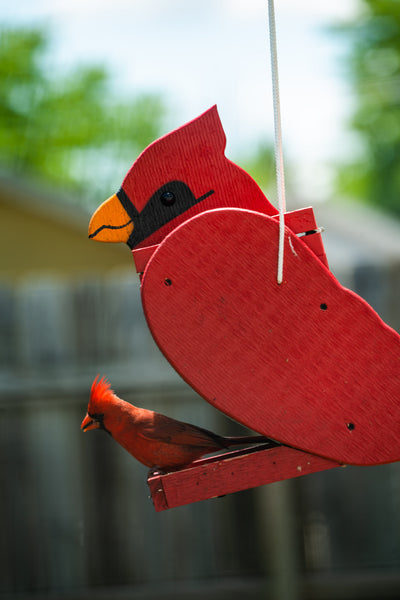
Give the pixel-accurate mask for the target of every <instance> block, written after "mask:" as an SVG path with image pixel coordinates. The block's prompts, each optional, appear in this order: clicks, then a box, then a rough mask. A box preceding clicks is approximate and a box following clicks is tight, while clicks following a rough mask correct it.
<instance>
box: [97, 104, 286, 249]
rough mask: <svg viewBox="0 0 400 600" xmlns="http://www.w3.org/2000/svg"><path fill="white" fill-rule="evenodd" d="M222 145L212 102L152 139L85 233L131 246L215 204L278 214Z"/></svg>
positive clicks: (147, 242)
mask: <svg viewBox="0 0 400 600" xmlns="http://www.w3.org/2000/svg"><path fill="white" fill-rule="evenodd" d="M225 145H226V138H225V133H224V130H223V128H222V125H221V122H220V119H219V116H218V112H217V108H216V106H214V107H213V108H211V109H209V110H208V111H207V112H205V113H204V114H203V115H201V116H200V117H198V118H197V119H194V120H193V121H191V122H190V123H188V124H187V125H185V126H183V127H180V128H179V129H177V130H175V131H173V132H172V133H169V134H168V135H165V136H164V137H162V138H160V139H159V140H157V141H155V142H154V143H153V144H151V145H150V146H148V147H147V148H146V149H145V150H144V151H143V152H142V154H141V155H140V156H139V158H138V159H137V160H136V161H135V162H134V164H133V165H132V167H131V169H130V171H129V172H128V174H127V175H126V177H125V179H124V181H123V183H122V187H121V189H120V190H119V192H117V193H116V194H115V195H114V196H111V198H109V199H108V200H106V201H105V202H104V203H103V204H102V205H101V206H100V207H99V208H98V209H97V211H96V212H95V213H94V215H93V217H92V219H91V221H90V224H89V237H90V238H92V239H95V240H98V241H101V242H125V243H127V244H128V246H129V247H130V248H131V249H134V248H137V247H141V246H143V245H144V246H151V245H154V244H159V243H160V242H161V241H162V240H163V238H164V237H165V236H166V235H167V233H169V232H170V231H172V230H173V229H175V228H176V227H177V225H179V224H180V223H182V222H183V221H186V220H187V219H189V218H190V217H192V216H194V215H196V214H198V213H201V212H204V211H206V210H210V209H213V208H223V207H239V208H248V209H250V210H255V211H258V212H261V213H264V214H267V215H274V214H276V213H277V210H276V208H275V207H274V206H272V204H270V203H269V202H268V200H267V199H266V197H265V196H264V194H263V192H262V191H261V189H260V188H259V187H258V185H257V184H256V183H255V181H254V180H253V179H252V178H251V177H250V176H249V175H248V174H247V173H246V172H245V171H243V169H241V168H240V167H238V166H237V165H235V164H234V163H232V162H231V161H230V160H228V159H227V158H226V157H225V155H224V150H225Z"/></svg>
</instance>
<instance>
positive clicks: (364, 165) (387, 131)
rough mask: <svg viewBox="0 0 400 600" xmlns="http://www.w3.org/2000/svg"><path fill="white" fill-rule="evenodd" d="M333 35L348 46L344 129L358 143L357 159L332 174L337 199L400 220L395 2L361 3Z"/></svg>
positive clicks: (398, 13)
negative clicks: (349, 109)
mask: <svg viewBox="0 0 400 600" xmlns="http://www.w3.org/2000/svg"><path fill="white" fill-rule="evenodd" d="M336 31H337V32H338V33H339V34H340V35H342V36H344V37H345V38H346V39H347V40H348V41H350V52H349V55H348V56H347V59H346V65H345V67H346V72H347V75H348V77H349V80H350V82H351V85H352V88H353V92H354V97H355V102H354V111H353V115H352V117H351V119H350V122H349V126H350V127H351V129H352V130H353V131H354V132H355V133H356V134H357V135H358V139H359V141H360V146H359V150H360V151H359V152H358V156H357V158H356V159H355V160H350V161H348V162H346V164H344V165H341V166H340V167H339V169H338V191H339V195H344V196H352V197H354V198H358V199H360V200H363V201H365V202H369V203H371V204H374V205H376V206H378V207H381V208H383V209H385V210H387V211H390V212H391V213H393V214H395V215H397V216H400V2H399V1H398V0H362V1H361V2H360V12H359V15H358V16H357V18H356V19H354V20H353V21H351V22H348V23H347V24H344V25H342V26H340V27H337V28H336Z"/></svg>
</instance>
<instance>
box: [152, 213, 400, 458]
mask: <svg viewBox="0 0 400 600" xmlns="http://www.w3.org/2000/svg"><path fill="white" fill-rule="evenodd" d="M277 246H278V223H277V222H276V221H275V220H274V219H273V218H271V217H268V216H266V215H261V214H259V213H255V212H252V211H247V210H242V209H219V210H213V211H208V212H206V213H203V214H201V215H198V216H196V217H194V218H193V219H191V220H189V221H187V222H186V223H184V224H182V225H181V226H179V227H178V228H177V229H176V230H174V231H173V232H172V233H171V234H170V235H169V236H167V237H166V238H165V240H164V241H163V242H162V244H161V245H160V246H159V247H158V248H157V250H156V251H155V252H154V253H153V254H152V256H151V258H150V260H149V262H148V264H147V267H146V269H145V272H144V275H143V278H142V302H143V307H144V311H145V315H146V318H147V321H148V325H149V327H150V330H151V332H152V334H153V337H154V339H155V340H156V342H157V343H158V345H159V347H160V349H161V350H162V351H163V353H164V354H165V356H166V357H167V359H168V360H169V361H170V363H171V364H172V365H173V366H174V367H175V369H176V370H177V371H178V373H180V375H181V376H182V377H183V378H184V379H185V380H186V381H187V382H188V383H189V384H190V385H191V386H192V387H193V388H194V389H195V390H196V391H197V392H198V393H199V394H200V395H201V396H202V397H203V398H205V399H206V400H207V401H208V402H210V403H211V404H212V405H213V406H215V407H216V408H218V409H219V410H221V411H222V412H224V413H225V414H227V415H229V416H230V417H232V418H233V419H235V420H237V421H239V422H241V423H243V424H244V425H246V426H248V427H250V428H251V429H253V430H255V431H257V432H259V433H262V434H264V435H266V436H268V437H271V438H273V439H275V440H278V441H280V442H282V443H284V444H286V445H289V446H292V447H295V448H298V449H301V450H303V451H306V452H310V453H312V454H318V455H320V456H323V457H325V458H328V459H330V460H334V461H338V462H341V463H346V464H357V465H372V464H379V463H385V462H391V461H397V460H399V458H400V337H399V335H398V334H397V333H396V332H395V331H394V330H393V329H391V328H390V327H388V326H387V325H386V324H385V323H384V322H383V321H382V320H381V319H380V318H379V316H378V315H377V314H376V313H375V312H374V311H373V309H372V308H371V307H370V306H369V305H368V304H367V303H366V302H365V301H364V300H362V299H361V298H360V297H358V296H357V295H356V294H354V293H353V292H351V291H349V290H347V289H345V288H343V287H342V286H341V285H340V284H339V283H338V282H337V280H336V279H335V278H334V277H333V275H332V274H331V273H330V271H329V270H328V269H327V268H326V267H324V266H323V265H322V264H321V262H320V260H318V259H317V258H316V257H315V255H314V254H313V253H312V252H310V250H309V249H308V248H307V247H306V246H305V244H303V242H302V241H301V240H300V239H298V238H297V237H296V236H295V235H293V233H292V231H291V230H289V229H287V230H286V237H285V261H284V281H283V283H282V284H281V285H277V283H276V268H277Z"/></svg>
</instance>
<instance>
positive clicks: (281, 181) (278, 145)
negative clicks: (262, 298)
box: [268, 0, 286, 284]
mask: <svg viewBox="0 0 400 600" xmlns="http://www.w3.org/2000/svg"><path fill="white" fill-rule="evenodd" d="M268 18H269V41H270V47H271V71H272V95H273V104H274V126H275V163H276V183H277V189H278V208H279V249H278V272H277V282H278V284H281V283H282V281H283V254H284V245H285V212H286V195H285V172H284V168H283V150H282V125H281V105H280V99H279V78H278V56H277V50H276V27H275V9H274V0H268Z"/></svg>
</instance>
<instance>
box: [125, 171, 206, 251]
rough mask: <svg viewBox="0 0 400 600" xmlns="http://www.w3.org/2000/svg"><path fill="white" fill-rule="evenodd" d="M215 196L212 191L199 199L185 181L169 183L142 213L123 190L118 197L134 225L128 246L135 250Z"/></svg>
mask: <svg viewBox="0 0 400 600" xmlns="http://www.w3.org/2000/svg"><path fill="white" fill-rule="evenodd" d="M213 193H214V192H213V190H210V191H208V192H206V193H205V194H203V196H201V197H200V198H196V197H195V196H194V194H193V192H192V190H191V189H190V188H189V186H187V185H186V183H184V182H183V181H170V182H168V183H166V184H164V185H163V186H162V187H160V188H159V189H158V190H157V191H156V192H155V193H154V194H153V195H152V197H151V198H150V200H149V201H148V202H147V204H146V206H145V207H144V209H143V210H142V211H141V212H139V211H137V210H136V208H135V207H134V205H133V204H132V202H131V200H130V199H129V198H128V196H127V195H126V193H125V192H124V190H123V189H122V188H121V189H120V190H119V192H118V193H117V197H118V199H119V201H120V202H121V204H122V206H123V207H124V209H125V211H126V212H127V214H128V215H129V217H130V218H131V219H132V222H133V223H134V228H133V231H132V233H131V235H130V236H129V239H128V240H127V244H128V246H129V247H130V248H132V249H133V248H135V246H137V245H138V244H140V242H142V241H143V240H145V239H146V238H147V237H149V236H150V235H151V234H152V233H154V232H155V231H157V230H158V229H160V228H161V227H162V226H163V225H166V223H168V222H169V221H172V219H175V218H176V217H178V216H179V215H181V214H182V213H184V212H186V211H187V210H188V209H189V208H192V206H194V205H195V204H197V203H199V202H201V201H202V200H204V199H205V198H207V197H208V196H210V194H213Z"/></svg>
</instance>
